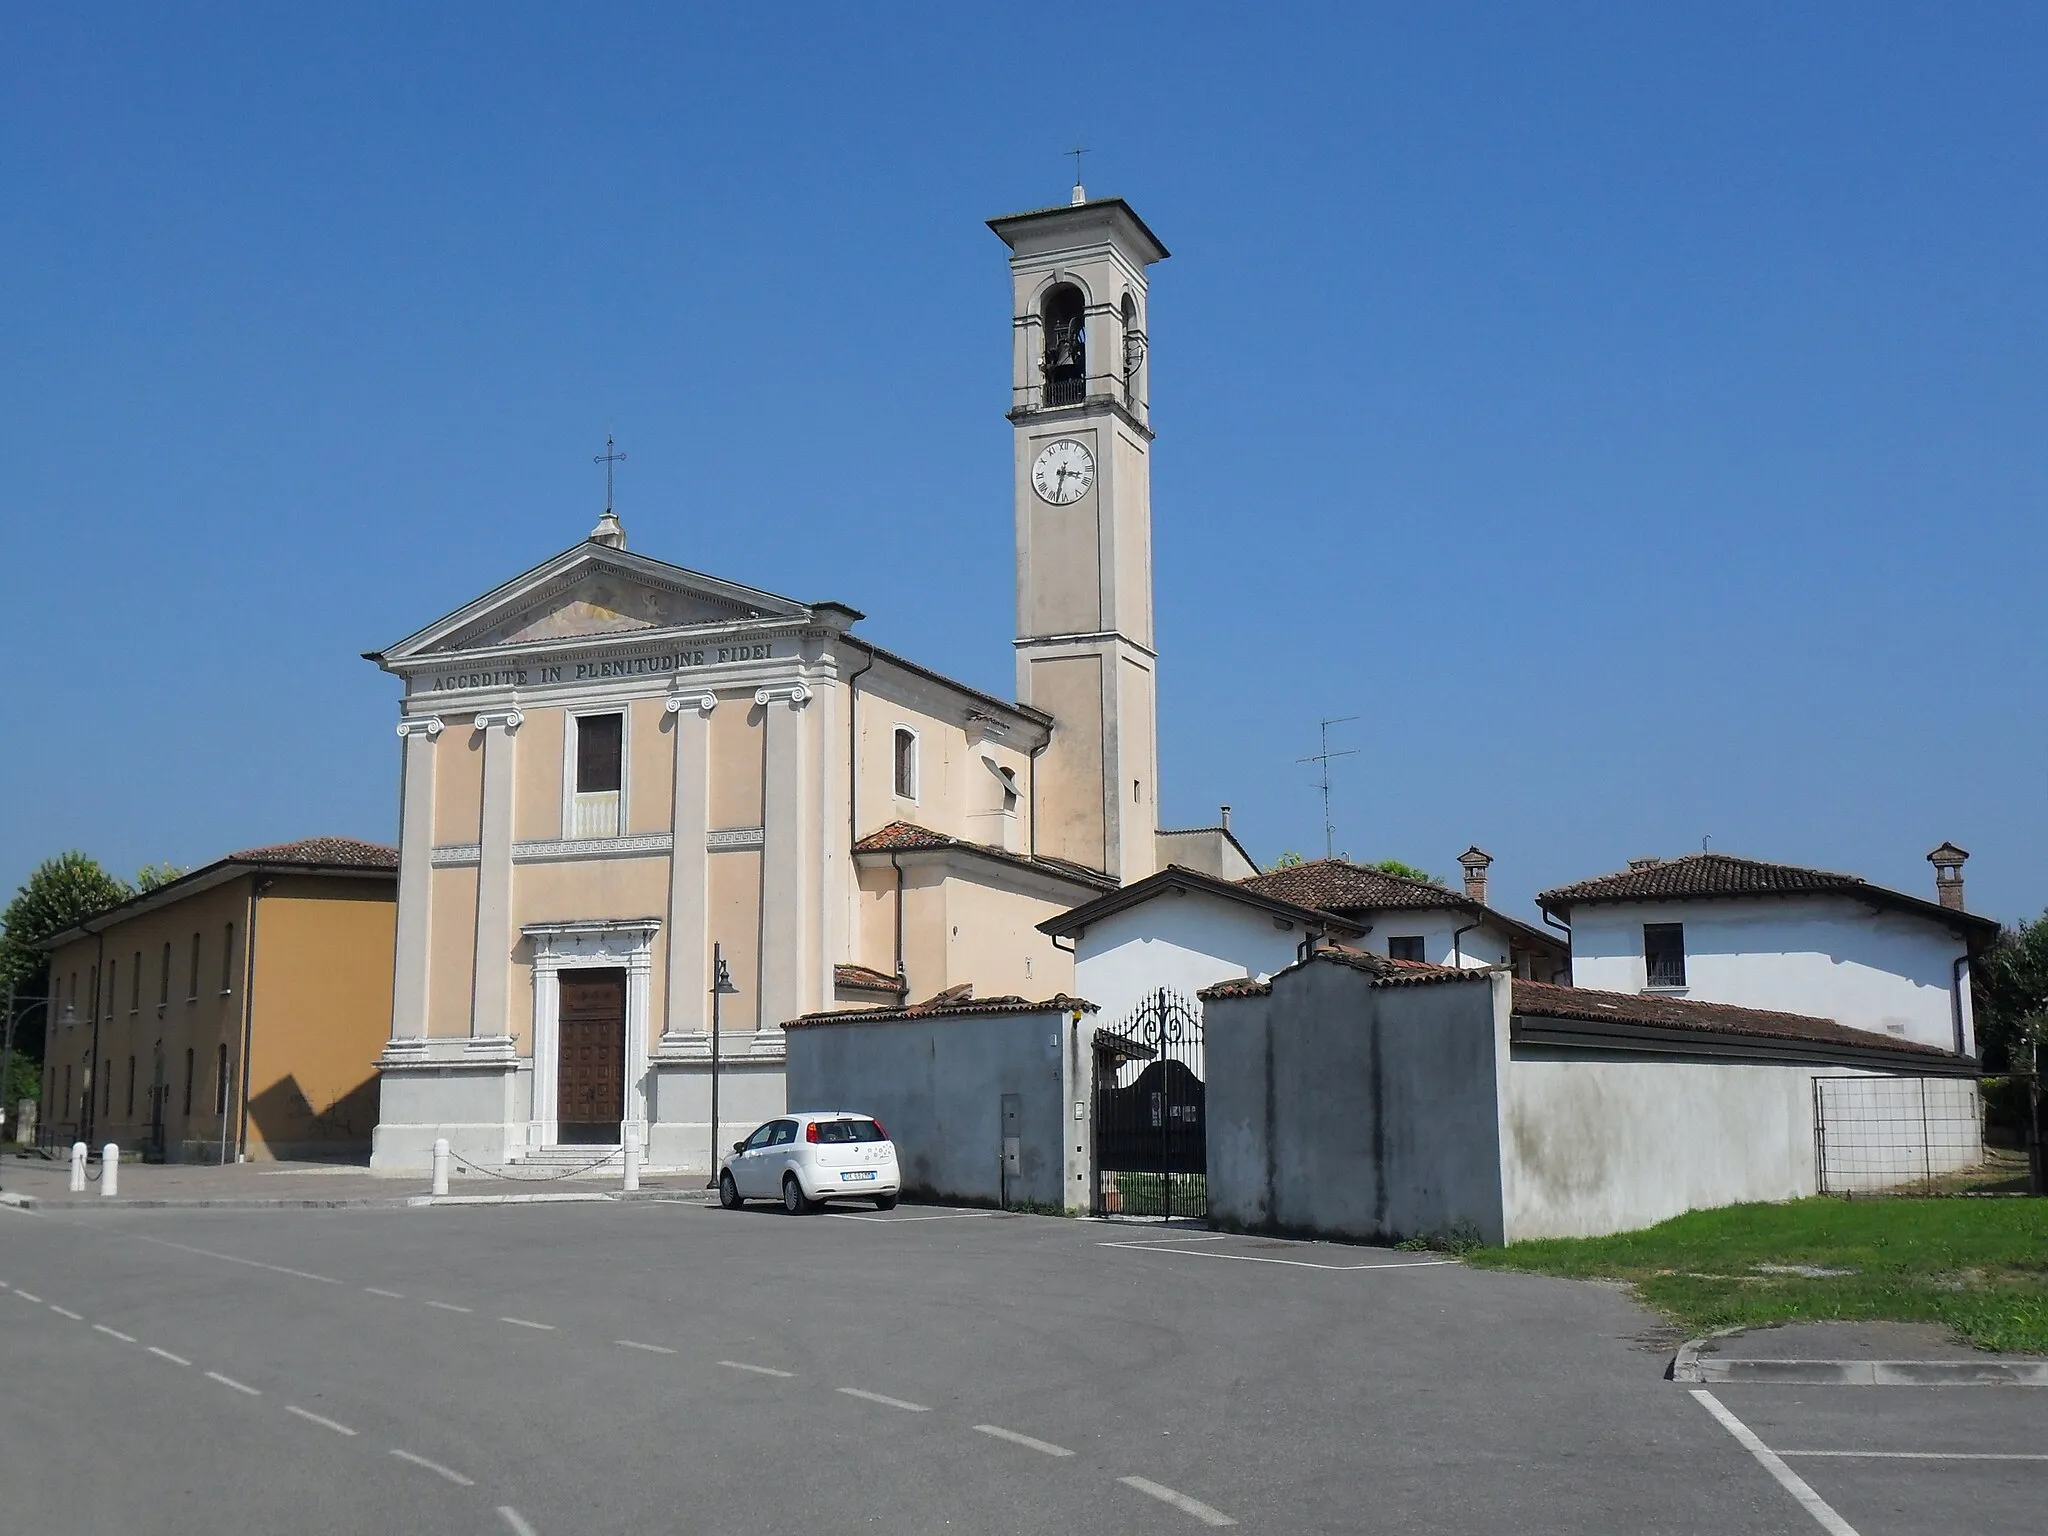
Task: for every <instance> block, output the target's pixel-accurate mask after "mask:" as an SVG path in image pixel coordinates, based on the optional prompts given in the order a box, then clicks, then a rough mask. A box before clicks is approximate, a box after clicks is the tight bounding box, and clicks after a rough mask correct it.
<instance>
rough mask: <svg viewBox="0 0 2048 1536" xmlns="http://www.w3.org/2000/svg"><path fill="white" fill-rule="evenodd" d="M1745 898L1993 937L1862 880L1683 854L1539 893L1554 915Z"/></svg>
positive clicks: (1963, 917) (1979, 924)
mask: <svg viewBox="0 0 2048 1536" xmlns="http://www.w3.org/2000/svg"><path fill="white" fill-rule="evenodd" d="M1745 896H1847V897H1850V898H1852V899H1854V900H1857V901H1866V902H1869V903H1871V904H1872V905H1874V906H1879V907H1889V908H1892V909H1893V910H1895V911H1904V912H1913V913H1917V914H1919V915H1921V916H1923V917H1930V918H1933V919H1935V920H1937V921H1943V922H1947V923H1950V924H1951V925H1954V926H1959V927H1962V928H1965V929H1969V930H1981V931H1986V932H1989V933H1995V932H1997V929H1998V924H1997V923H1996V922H1995V921H1994V920H1993V919H1991V918H1988V917H1978V916H1976V915H1975V914H1973V913H1969V912H1958V911H1955V910H1953V909H1951V908H1948V907H1944V906H1942V905H1940V904H1939V903H1937V902H1933V901H1926V900H1923V899H1921V898H1920V897H1918V896H1909V895H1907V894H1906V893H1905V892H1903V891H1893V890H1887V889H1886V888H1885V887H1883V886H1881V885H1872V884H1871V883H1870V882H1869V881H1867V880H1865V879H1864V878H1863V877H1862V876H1860V875H1845V874H1841V873H1838V872H1837V871H1835V870H1831V869H1806V868H1803V867H1801V866H1800V865H1797V864H1772V863H1768V862H1766V861H1765V860H1763V859H1744V858H1738V857H1737V856H1735V855H1734V854H1732V853H1684V854H1680V855H1679V856H1678V857H1677V858H1675V859H1658V860H1656V861H1654V862H1652V861H1650V860H1647V859H1646V860H1640V861H1638V862H1637V863H1636V864H1633V865H1631V866H1630V867H1629V868H1627V869H1623V870H1617V871H1616V872H1615V873H1613V874H1611V875H1598V876H1595V877H1594V878H1593V879H1591V880H1580V881H1577V882H1576V883H1574V884H1571V885H1560V886H1557V887H1556V888H1555V889H1552V890H1548V891H1540V892H1538V893H1537V896H1536V901H1537V904H1538V905H1539V906H1542V907H1544V908H1546V909H1547V910H1550V911H1553V912H1563V911H1568V910H1570V909H1571V908H1572V907H1575V906H1582V905H1587V904H1590V903H1593V902H1601V901H1675V900H1684V899H1687V898H1694V899H1710V898H1718V897H1745Z"/></svg>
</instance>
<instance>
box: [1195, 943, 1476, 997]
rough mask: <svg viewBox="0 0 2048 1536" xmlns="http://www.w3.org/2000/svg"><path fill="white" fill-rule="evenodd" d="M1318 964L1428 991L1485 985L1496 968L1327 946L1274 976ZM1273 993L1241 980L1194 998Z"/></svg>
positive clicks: (1386, 983) (1204, 990) (1268, 986)
mask: <svg viewBox="0 0 2048 1536" xmlns="http://www.w3.org/2000/svg"><path fill="white" fill-rule="evenodd" d="M1318 962H1320V963H1321V964H1324V965H1341V966H1345V967H1347V968H1348V969H1350V970H1354V971H1363V972H1365V974H1366V975H1368V976H1370V977H1372V984H1373V985H1374V986H1376V987H1428V986H1435V985H1437V984H1438V983H1441V982H1447V981H1484V980H1485V979H1486V978H1488V977H1489V976H1491V975H1493V974H1494V970H1495V969H1496V968H1495V967H1492V966H1485V967H1476V968H1475V967H1472V966H1467V967H1466V968H1465V969H1464V970H1459V969H1458V968H1457V967H1456V966H1454V965H1432V964H1430V963H1429V962H1428V961H1426V960H1389V959H1388V958H1387V957H1386V956H1385V955H1375V954H1373V953H1372V952H1371V951H1369V950H1363V949H1351V948H1349V947H1347V946H1345V945H1342V944H1326V945H1323V946H1321V947H1319V948H1318V949H1317V950H1316V951H1315V952H1314V953H1313V954H1311V955H1310V956H1309V957H1308V959H1306V960H1297V961H1296V962H1295V963H1294V964H1293V965H1290V966H1288V967H1287V969H1286V970H1284V971H1279V972H1276V973H1275V974H1276V975H1280V976H1285V975H1287V974H1289V973H1290V972H1293V971H1298V970H1300V969H1301V968H1302V967H1303V966H1305V965H1313V964H1316V963H1318ZM1272 990H1273V984H1272V982H1270V981H1251V980H1246V979H1243V978H1240V979H1238V980H1235V981H1219V982H1217V983H1216V984H1215V985H1214V986H1209V987H1204V988H1202V990H1201V991H1199V992H1197V993H1196V994H1195V995H1196V996H1197V997H1199V998H1200V999H1202V1001H1204V1002H1210V1001H1213V1000H1215V999H1217V998H1224V997H1264V996H1265V995H1266V994H1267V993H1269V992H1271V991H1272Z"/></svg>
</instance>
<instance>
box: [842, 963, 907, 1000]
mask: <svg viewBox="0 0 2048 1536" xmlns="http://www.w3.org/2000/svg"><path fill="white" fill-rule="evenodd" d="M832 981H833V984H834V985H835V986H841V987H847V988H850V989H851V990H853V991H856V992H892V993H894V994H895V995H896V996H898V997H901V996H902V995H903V993H904V990H905V989H906V988H907V987H908V986H909V983H908V982H906V981H905V980H904V979H903V978H902V977H901V976H891V975H890V974H889V973H888V972H887V971H877V970H872V969H870V968H869V967H867V966H865V965H835V966H833V967H832Z"/></svg>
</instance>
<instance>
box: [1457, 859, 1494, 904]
mask: <svg viewBox="0 0 2048 1536" xmlns="http://www.w3.org/2000/svg"><path fill="white" fill-rule="evenodd" d="M1458 863H1459V864H1461V865H1462V866H1464V870H1465V898H1466V900H1468V901H1476V902H1478V903H1479V904H1480V905H1481V906H1485V905H1486V870H1487V866H1488V865H1490V864H1491V863H1493V855H1492V854H1490V853H1488V852H1487V851H1486V850H1485V849H1484V848H1481V847H1480V846H1479V845H1478V844H1477V843H1474V844H1473V845H1472V846H1471V847H1470V848H1467V849H1466V850H1465V851H1464V852H1463V853H1461V854H1459V855H1458Z"/></svg>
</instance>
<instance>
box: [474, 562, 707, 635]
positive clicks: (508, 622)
mask: <svg viewBox="0 0 2048 1536" xmlns="http://www.w3.org/2000/svg"><path fill="white" fill-rule="evenodd" d="M744 617H746V615H745V614H744V613H741V612H739V611H738V610H736V609H734V608H731V607H729V606H726V605H722V604H717V603H714V602H712V601H711V600H710V599H707V598H701V597H692V596H691V595H690V594H688V593H685V592H669V591H663V590H662V589H660V588H658V587H649V586H643V585H641V584H640V583H639V582H636V581H628V580H626V579H625V578H623V577H619V576H611V575H598V576H591V577H587V578H585V579H584V580H583V581H580V582H578V583H577V584H576V585H575V587H573V588H572V589H571V590H570V591H568V592H566V593H564V594H562V595H561V596H560V597H557V598H555V599H553V600H552V601H550V602H548V603H546V604H544V605H542V606H540V607H537V608H528V609H526V610H524V611H523V612H520V613H517V614H514V615H512V616H510V617H509V618H506V619H505V620H503V621H502V622H500V623H498V624H495V625H492V626H490V627H489V628H487V629H484V630H482V631H480V632H478V633H476V634H473V635H465V636H463V637H462V639H461V641H460V644H461V647H462V648H463V649H464V650H468V649H471V648H474V647H482V646H490V645H518V644H522V643H524V642H528V641H535V640H563V639H573V638H575V637H577V636H579V635H617V634H626V633H629V632H631V631H633V630H636V629H668V628H672V627H676V626H680V625H689V624H716V623H730V622H731V621H732V620H733V619H735V618H744Z"/></svg>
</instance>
